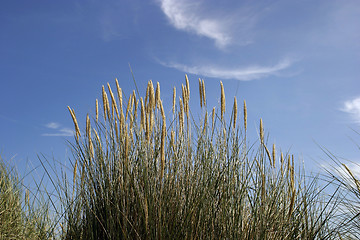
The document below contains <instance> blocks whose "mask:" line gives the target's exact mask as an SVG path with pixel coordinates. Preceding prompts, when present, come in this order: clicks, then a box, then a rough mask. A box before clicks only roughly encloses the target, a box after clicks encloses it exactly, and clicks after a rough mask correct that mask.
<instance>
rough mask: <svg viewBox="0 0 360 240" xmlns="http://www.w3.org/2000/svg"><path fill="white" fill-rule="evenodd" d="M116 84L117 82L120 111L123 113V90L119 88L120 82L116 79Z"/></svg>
mask: <svg viewBox="0 0 360 240" xmlns="http://www.w3.org/2000/svg"><path fill="white" fill-rule="evenodd" d="M115 82H116V89H117V93H118V98H119V106H120V111H122V108H123V101H122V90H121V88H120V86H119V82H118V80H117V79H116V78H115Z"/></svg>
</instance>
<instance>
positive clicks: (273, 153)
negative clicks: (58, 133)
mask: <svg viewBox="0 0 360 240" xmlns="http://www.w3.org/2000/svg"><path fill="white" fill-rule="evenodd" d="M272 157H273V167H274V168H275V157H276V149H275V143H274V144H273V148H272Z"/></svg>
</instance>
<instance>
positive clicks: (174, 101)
mask: <svg viewBox="0 0 360 240" xmlns="http://www.w3.org/2000/svg"><path fill="white" fill-rule="evenodd" d="M175 103H176V88H175V87H174V90H173V106H172V109H173V114H175Z"/></svg>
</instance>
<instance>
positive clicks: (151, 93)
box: [149, 80, 155, 109]
mask: <svg viewBox="0 0 360 240" xmlns="http://www.w3.org/2000/svg"><path fill="white" fill-rule="evenodd" d="M149 87H150V88H149V103H150V108H151V109H155V91H154V85H153V83H152V81H151V80H150V81H149Z"/></svg>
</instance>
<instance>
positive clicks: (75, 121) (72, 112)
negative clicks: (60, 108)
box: [68, 106, 81, 139]
mask: <svg viewBox="0 0 360 240" xmlns="http://www.w3.org/2000/svg"><path fill="white" fill-rule="evenodd" d="M68 109H69V112H70V115H71V117H72V120H73V122H74V125H75V134H76V138H77V139H79V136H81V134H80V128H79V125H78V123H77V120H76V116H75V111H74V110H72V109H71V108H70V107H69V106H68Z"/></svg>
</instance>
